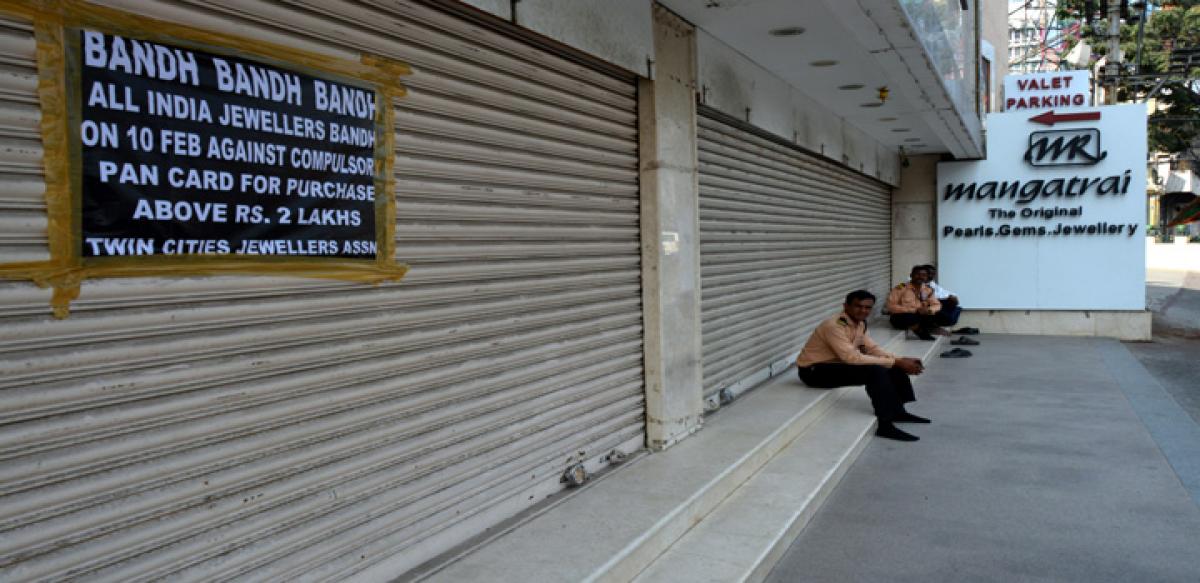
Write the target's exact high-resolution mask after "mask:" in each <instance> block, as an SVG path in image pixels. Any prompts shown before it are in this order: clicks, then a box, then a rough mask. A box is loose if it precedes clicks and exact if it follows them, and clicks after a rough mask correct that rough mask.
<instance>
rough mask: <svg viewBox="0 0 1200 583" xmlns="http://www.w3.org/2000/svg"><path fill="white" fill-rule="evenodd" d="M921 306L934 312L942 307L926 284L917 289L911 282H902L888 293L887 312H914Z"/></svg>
mask: <svg viewBox="0 0 1200 583" xmlns="http://www.w3.org/2000/svg"><path fill="white" fill-rule="evenodd" d="M922 307H926V308H929V309H930V312H931V313H935V314H936V313H937V311H938V310H940V309H942V302H939V301H938V299H937V296H936V295H934V293H933V289H932V288H930V287H929V285H928V284H925V285H922V286H921V289H919V290H918V289H917V288H916V287H914V286H913V284H912V282H909V283H902V284H900V285H897V286H896V287H894V288H892V293H890V294H888V299H887V309H888V313H889V314H915V313H917V309H918V308H922Z"/></svg>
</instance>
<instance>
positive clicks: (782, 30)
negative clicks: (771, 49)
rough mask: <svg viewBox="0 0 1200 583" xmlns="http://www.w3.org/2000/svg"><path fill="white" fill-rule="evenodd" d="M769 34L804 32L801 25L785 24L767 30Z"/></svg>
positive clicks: (782, 34)
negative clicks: (781, 26)
mask: <svg viewBox="0 0 1200 583" xmlns="http://www.w3.org/2000/svg"><path fill="white" fill-rule="evenodd" d="M767 34H769V35H771V36H800V35H802V34H804V27H803V26H785V27H783V28H776V29H775V30H772V31H770V32H768V33H767Z"/></svg>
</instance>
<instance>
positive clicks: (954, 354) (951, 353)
mask: <svg viewBox="0 0 1200 583" xmlns="http://www.w3.org/2000/svg"><path fill="white" fill-rule="evenodd" d="M968 356H971V351H970V350H963V349H961V348H955V349H954V350H947V351H946V352H943V353H942V354H941V357H942V358H967V357H968Z"/></svg>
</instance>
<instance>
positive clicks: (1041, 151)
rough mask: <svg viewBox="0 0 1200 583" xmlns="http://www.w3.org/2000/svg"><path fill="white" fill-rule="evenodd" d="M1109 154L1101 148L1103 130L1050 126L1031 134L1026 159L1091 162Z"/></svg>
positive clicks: (1052, 163)
mask: <svg viewBox="0 0 1200 583" xmlns="http://www.w3.org/2000/svg"><path fill="white" fill-rule="evenodd" d="M1106 157H1108V152H1105V151H1101V150H1100V130H1097V129H1093V128H1087V129H1078V130H1050V131H1044V132H1033V133H1031V134H1029V149H1027V150H1025V161H1026V162H1029V163H1030V164H1031V165H1033V166H1091V165H1093V164H1096V163H1098V162H1100V161H1101V160H1103V159H1105V158H1106Z"/></svg>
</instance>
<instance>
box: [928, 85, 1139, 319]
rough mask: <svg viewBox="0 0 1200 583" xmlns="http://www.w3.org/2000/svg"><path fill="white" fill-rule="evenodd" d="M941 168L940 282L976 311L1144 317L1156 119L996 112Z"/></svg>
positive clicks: (1120, 108) (1121, 109) (1124, 108)
mask: <svg viewBox="0 0 1200 583" xmlns="http://www.w3.org/2000/svg"><path fill="white" fill-rule="evenodd" d="M987 127H988V134H987V153H988V157H987V159H986V160H980V161H974V162H942V163H940V164H938V181H937V182H938V186H937V188H938V193H937V200H938V202H937V205H938V233H937V237H938V280H939V283H941V284H943V285H945V286H946V287H947V288H949V289H952V290H954V291H955V293H956V294H958V296H959V297H960V298H962V302H963V305H964V306H966V307H968V308H975V309H1039V310H1142V309H1145V307H1146V301H1145V279H1146V277H1145V275H1146V274H1145V261H1146V258H1145V239H1144V237H1145V232H1144V226H1145V225H1144V222H1145V205H1146V108H1145V106H1143V105H1140V104H1131V105H1114V106H1107V107H1098V108H1089V109H1086V110H1078V109H1075V110H1071V111H1069V112H1055V111H1049V112H1042V113H1031V112H1024V111H1022V112H1012V113H993V114H990V115H988V121H987Z"/></svg>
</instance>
